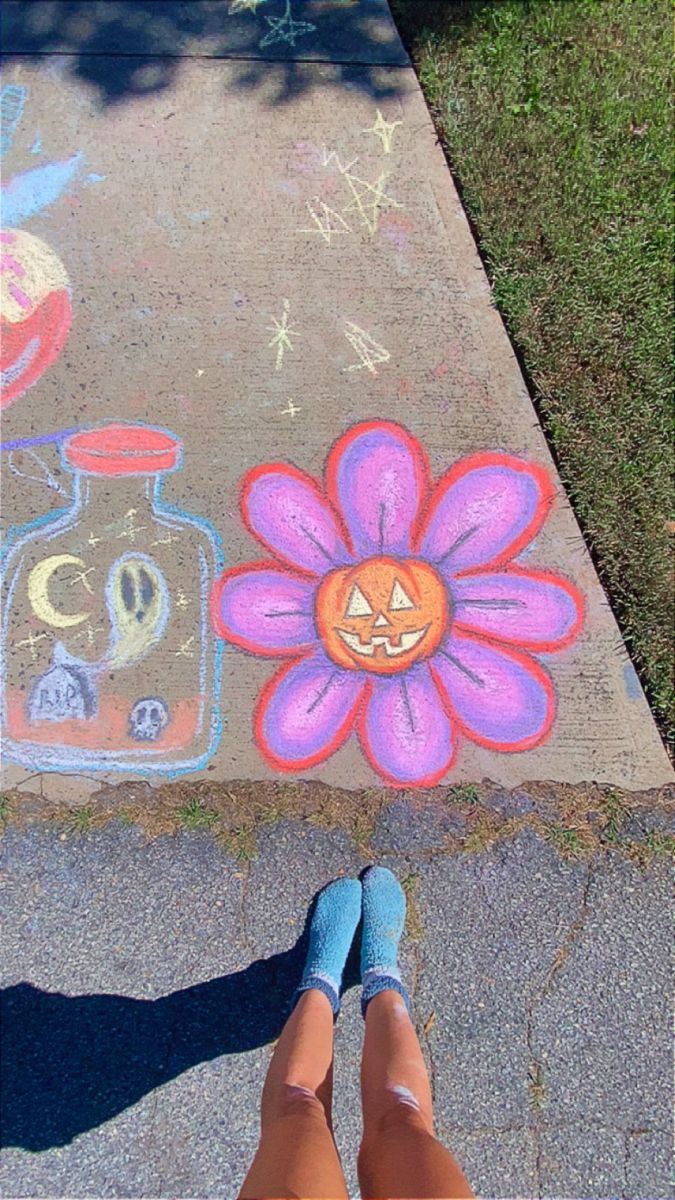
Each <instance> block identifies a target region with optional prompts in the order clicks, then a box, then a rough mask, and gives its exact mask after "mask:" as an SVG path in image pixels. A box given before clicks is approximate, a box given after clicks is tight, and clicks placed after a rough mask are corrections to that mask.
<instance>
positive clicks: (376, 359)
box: [345, 321, 391, 375]
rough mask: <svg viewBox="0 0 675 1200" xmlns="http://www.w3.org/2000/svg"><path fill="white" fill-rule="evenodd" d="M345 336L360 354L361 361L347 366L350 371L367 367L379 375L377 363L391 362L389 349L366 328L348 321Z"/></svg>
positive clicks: (372, 372)
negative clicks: (377, 340) (367, 331)
mask: <svg viewBox="0 0 675 1200" xmlns="http://www.w3.org/2000/svg"><path fill="white" fill-rule="evenodd" d="M345 337H346V339H347V341H348V342H349V344H350V346H353V348H354V350H355V351H356V353H357V354H358V356H359V362H357V363H352V364H351V365H350V366H349V367H347V368H346V369H347V370H348V371H360V370H362V368H363V367H365V368H366V370H368V371H370V374H371V375H377V363H386V362H389V359H390V358H391V354H390V353H389V351H388V350H387V349H386V348H385V347H384V346H381V345H380V343H379V342H376V341H375V338H374V337H371V335H370V334H369V333H366V331H365V329H361V328H360V326H359V325H355V324H354V322H353V321H347V323H346V325H345Z"/></svg>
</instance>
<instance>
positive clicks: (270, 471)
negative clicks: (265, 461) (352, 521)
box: [241, 463, 352, 575]
mask: <svg viewBox="0 0 675 1200" xmlns="http://www.w3.org/2000/svg"><path fill="white" fill-rule="evenodd" d="M241 512H242V516H243V519H244V522H245V523H246V525H247V526H248V528H249V529H250V531H251V533H252V534H253V535H254V536H255V537H257V538H258V540H259V541H261V542H262V543H263V545H264V546H267V548H268V550H271V551H272V553H273V554H275V555H276V556H277V557H278V558H281V559H284V560H285V561H286V562H288V563H290V564H291V566H293V567H297V568H299V569H300V570H302V571H309V572H310V573H311V574H312V575H325V574H326V572H327V571H331V570H333V569H334V568H335V567H339V566H343V565H344V564H345V563H348V562H351V561H352V560H351V558H350V555H349V553H348V551H347V547H346V545H345V542H344V539H343V538H342V536H341V534H340V531H339V529H338V524H337V521H336V519H335V515H334V513H333V511H332V509H331V508H330V506H329V505H328V504H327V503H326V500H325V499H324V497H323V495H322V494H321V491H320V490H319V488H318V486H317V484H316V483H315V481H314V480H313V479H312V478H311V476H309V475H305V473H304V472H303V471H298V470H296V468H295V467H289V466H286V465H285V464H284V463H274V464H270V465H267V466H263V467H256V468H255V469H254V470H253V471H249V473H248V475H247V476H246V479H245V480H244V487H243V490H242V497H241Z"/></svg>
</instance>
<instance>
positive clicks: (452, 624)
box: [211, 421, 584, 787]
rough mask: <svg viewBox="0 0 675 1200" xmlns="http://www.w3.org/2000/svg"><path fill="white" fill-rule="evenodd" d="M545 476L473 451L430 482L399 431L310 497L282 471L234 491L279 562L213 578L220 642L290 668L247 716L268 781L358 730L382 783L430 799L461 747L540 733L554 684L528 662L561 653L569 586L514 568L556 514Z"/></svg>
mask: <svg viewBox="0 0 675 1200" xmlns="http://www.w3.org/2000/svg"><path fill="white" fill-rule="evenodd" d="M553 495H554V493H553V484H552V482H551V479H550V478H549V476H548V474H547V472H546V471H545V470H544V468H543V467H541V466H538V465H536V464H533V463H530V462H526V461H524V460H522V459H520V458H517V457H515V456H513V455H511V454H506V453H483V454H475V455H472V456H470V457H468V458H465V459H463V460H461V461H460V462H458V463H456V464H455V465H454V466H452V467H451V468H450V469H449V470H448V471H447V472H446V473H445V474H444V475H443V476H442V477H441V478H440V479H439V480H438V482H437V483H436V484H435V485H433V484H432V480H431V473H430V468H429V464H428V461H427V458H426V455H425V453H424V451H423V449H422V447H421V445H420V444H419V442H418V441H417V440H416V439H415V438H414V437H412V436H411V434H410V433H408V432H407V430H405V429H404V428H403V427H402V426H400V425H397V424H394V423H392V422H388V421H371V422H365V423H363V424H358V425H356V426H354V427H353V428H351V429H350V430H349V431H348V432H347V433H345V434H344V435H343V436H342V437H341V438H340V439H339V440H338V441H337V442H336V444H335V445H334V446H333V448H332V450H331V452H330V454H329V456H328V459H327V463H326V470H325V484H324V486H323V487H322V486H321V485H320V484H319V483H317V482H316V481H315V480H314V479H313V478H312V477H311V476H309V475H307V474H305V473H304V472H303V471H300V470H298V469H296V468H295V467H292V466H289V465H286V464H284V463H269V464H265V465H263V466H260V467H257V468H254V469H253V470H252V471H250V472H249V473H248V474H247V475H246V476H245V477H244V479H243V482H242V489H241V498H240V509H241V515H242V519H243V521H244V523H245V525H246V526H247V528H248V530H249V532H250V533H251V534H252V535H253V537H254V538H256V539H257V541H258V542H259V543H260V544H261V545H262V546H263V547H264V548H265V550H266V551H268V552H270V553H271V554H272V555H273V556H274V557H273V558H272V559H267V560H264V561H258V562H251V563H246V564H244V565H243V566H237V567H234V568H232V569H230V570H227V571H225V572H224V574H223V575H222V576H221V577H220V579H219V580H218V582H217V584H216V586H215V588H214V591H213V596H212V605H211V610H212V615H213V621H214V626H215V629H216V631H217V632H218V634H219V635H220V636H221V637H223V638H225V639H227V641H229V642H231V643H232V644H233V645H234V646H237V647H239V648H241V649H242V650H244V651H247V652H248V653H249V654H254V655H261V656H265V657H270V658H280V659H284V660H286V661H285V662H284V663H283V665H282V666H281V667H280V669H278V670H277V672H276V674H275V675H273V676H272V678H271V679H270V680H269V681H268V683H267V684H266V686H265V687H264V688H263V690H262V693H261V695H260V697H259V699H258V703H257V708H256V711H255V714H254V721H253V726H254V737H255V742H256V744H257V747H258V749H259V751H260V753H261V754H262V756H263V757H264V759H265V760H266V761H267V762H268V763H269V764H270V765H271V766H272V767H274V768H275V769H277V770H280V771H286V772H298V771H303V770H305V769H308V768H310V767H313V766H315V765H317V764H318V763H322V762H324V761H325V760H326V759H327V758H328V757H329V756H330V755H332V754H333V753H334V752H335V751H336V750H337V749H338V748H339V747H340V746H341V745H342V744H343V743H344V742H345V741H346V740H347V738H349V736H350V735H351V734H352V732H356V734H357V736H358V738H359V739H360V742H361V746H362V749H363V753H364V754H365V755H366V757H367V759H368V760H369V762H370V763H371V765H372V766H373V768H374V770H375V771H376V772H377V774H378V775H379V776H380V777H381V778H382V779H383V780H385V781H386V782H387V783H388V784H391V785H393V786H420V787H421V786H427V787H428V786H431V785H433V784H436V783H438V782H439V781H440V780H441V779H442V778H443V777H444V776H445V775H446V774H447V772H448V771H449V770H450V768H451V767H452V765H453V763H454V762H455V759H456V755H457V751H458V747H459V745H460V744H461V742H462V741H463V740H464V739H469V740H471V741H473V742H476V743H477V744H478V745H480V746H483V747H487V748H488V749H491V750H496V751H505V752H515V751H525V750H528V749H530V748H532V747H534V746H537V745H539V744H540V743H541V742H543V741H544V740H545V739H546V738H547V737H548V736H549V735H550V733H551V730H552V727H553V724H554V721H555V712H556V698H555V690H554V686H553V682H552V679H551V677H550V675H549V674H548V671H547V670H546V669H545V668H544V666H543V665H542V664H541V663H540V662H539V660H538V659H537V657H536V655H537V654H538V653H546V654H547V655H548V654H550V653H552V652H554V651H560V650H563V649H565V648H566V647H569V646H570V645H571V644H572V643H573V642H574V640H575V638H576V637H577V635H578V633H579V630H580V628H581V625H582V620H583V609H584V606H583V600H582V597H581V595H580V593H579V591H578V590H577V588H576V587H574V585H573V584H571V583H570V582H568V581H567V580H566V579H563V578H562V577H560V576H559V575H557V574H554V573H553V572H550V571H544V570H538V569H535V568H533V567H531V566H530V565H529V563H528V565H524V564H522V563H520V562H519V561H518V556H519V555H520V554H521V553H522V552H523V551H524V550H525V548H526V547H528V546H529V544H530V543H531V542H532V541H533V539H534V538H535V537H536V535H537V533H538V532H539V530H540V529H541V527H542V525H543V523H544V521H545V520H546V517H547V515H548V513H549V510H550V507H551V504H552V502H553Z"/></svg>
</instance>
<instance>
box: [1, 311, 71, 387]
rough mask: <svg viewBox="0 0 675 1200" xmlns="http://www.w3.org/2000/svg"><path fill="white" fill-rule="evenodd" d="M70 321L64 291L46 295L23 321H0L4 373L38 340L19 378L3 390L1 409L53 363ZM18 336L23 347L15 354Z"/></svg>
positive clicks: (63, 343) (61, 347)
mask: <svg viewBox="0 0 675 1200" xmlns="http://www.w3.org/2000/svg"><path fill="white" fill-rule="evenodd" d="M72 319H73V310H72V305H71V303H70V295H69V293H68V291H67V289H66V288H57V289H55V290H54V291H51V292H48V293H47V295H46V296H45V298H44V300H42V301H41V303H40V304H38V305H37V306H36V307H35V309H34V311H33V312H32V313H31V315H30V316H29V317H26V319H25V321H15V322H12V321H6V320H3V321H2V324H1V331H2V343H3V355H2V361H1V363H0V367H1V369H2V370H3V371H7V370H9V369H10V368H11V366H12V364H13V363H15V362H16V361H17V359H18V358H20V357H21V354H22V353H23V351H24V350H25V349H26V347H27V346H28V345H30V343H31V341H32V340H33V339H34V338H38V340H39V344H38V347H37V349H36V351H35V353H34V355H33V357H32V358H31V360H30V362H29V363H27V365H26V366H25V367H24V369H23V371H22V372H21V374H20V375H17V377H16V379H13V380H12V381H11V383H9V384H8V385H7V386H6V387H5V388H3V389H2V394H1V395H0V408H7V407H8V406H9V405H10V404H12V403H13V402H14V400H18V398H19V396H22V395H23V393H24V392H26V391H28V388H29V387H32V386H33V384H34V383H37V381H38V379H39V378H40V376H41V375H43V374H44V372H45V371H46V370H47V368H48V367H50V366H51V365H52V363H53V362H55V361H56V359H57V358H58V357H59V354H60V353H61V351H62V349H63V347H64V345H65V342H66V339H67V337H68V334H69V332H70V326H71V323H72ZM19 334H20V335H21V341H22V345H21V349H19V350H18V351H17V350H16V342H17V341H18V340H19ZM8 351H9V355H11V361H10V360H9V355H8Z"/></svg>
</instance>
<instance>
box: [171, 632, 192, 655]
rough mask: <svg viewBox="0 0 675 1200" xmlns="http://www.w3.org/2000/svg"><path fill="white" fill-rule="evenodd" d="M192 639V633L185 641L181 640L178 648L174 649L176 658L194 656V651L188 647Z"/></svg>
mask: <svg viewBox="0 0 675 1200" xmlns="http://www.w3.org/2000/svg"><path fill="white" fill-rule="evenodd" d="M194 640H195V638H194V634H192V636H191V637H189V638H188V639H187V641H186V642H181V644H180V647H179V649H178V650H176V651H174V653H175V655H176V658H180V657H182V658H194V656H195V652H194V650H191V649H190V647H191V646H192V643H193V642H194Z"/></svg>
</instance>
